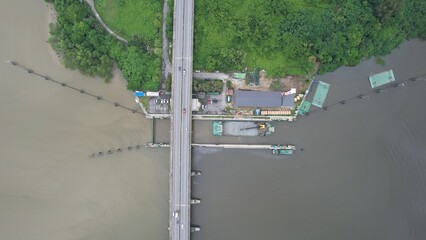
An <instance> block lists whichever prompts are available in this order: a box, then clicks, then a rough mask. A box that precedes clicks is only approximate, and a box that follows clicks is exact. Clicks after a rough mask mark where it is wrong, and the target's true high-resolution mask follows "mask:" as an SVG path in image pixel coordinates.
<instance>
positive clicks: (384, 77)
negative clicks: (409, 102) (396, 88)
mask: <svg viewBox="0 0 426 240" xmlns="http://www.w3.org/2000/svg"><path fill="white" fill-rule="evenodd" d="M368 79H369V80H370V84H371V88H376V87H380V86H383V85H385V84H388V83H390V82H394V81H395V75H393V71H392V69H391V70H389V71H385V72H381V73H378V74H374V75H371V76H369V77H368Z"/></svg>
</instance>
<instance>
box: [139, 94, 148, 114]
mask: <svg viewBox="0 0 426 240" xmlns="http://www.w3.org/2000/svg"><path fill="white" fill-rule="evenodd" d="M139 101H140V102H141V104H142V105H143V107H144V108H145V110H146V111H147V112H149V97H148V96H143V97H139Z"/></svg>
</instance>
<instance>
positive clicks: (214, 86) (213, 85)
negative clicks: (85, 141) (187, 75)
mask: <svg viewBox="0 0 426 240" xmlns="http://www.w3.org/2000/svg"><path fill="white" fill-rule="evenodd" d="M192 91H193V92H219V93H221V92H222V91H223V81H222V80H210V79H206V80H196V79H194V80H193V81H192Z"/></svg>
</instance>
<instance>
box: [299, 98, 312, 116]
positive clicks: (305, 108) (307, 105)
mask: <svg viewBox="0 0 426 240" xmlns="http://www.w3.org/2000/svg"><path fill="white" fill-rule="evenodd" d="M311 105H312V103H311V102H309V101H307V100H304V101H303V102H302V104H301V105H300V107H299V111H298V113H299V115H303V116H304V115H307V114H309V110H310V109H311Z"/></svg>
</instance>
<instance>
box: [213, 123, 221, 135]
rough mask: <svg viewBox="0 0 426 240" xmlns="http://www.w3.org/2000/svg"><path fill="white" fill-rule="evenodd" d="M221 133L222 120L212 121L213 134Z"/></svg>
mask: <svg viewBox="0 0 426 240" xmlns="http://www.w3.org/2000/svg"><path fill="white" fill-rule="evenodd" d="M222 135H223V124H222V121H213V136H222Z"/></svg>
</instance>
